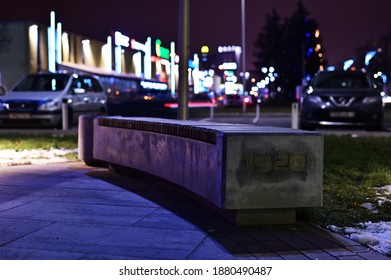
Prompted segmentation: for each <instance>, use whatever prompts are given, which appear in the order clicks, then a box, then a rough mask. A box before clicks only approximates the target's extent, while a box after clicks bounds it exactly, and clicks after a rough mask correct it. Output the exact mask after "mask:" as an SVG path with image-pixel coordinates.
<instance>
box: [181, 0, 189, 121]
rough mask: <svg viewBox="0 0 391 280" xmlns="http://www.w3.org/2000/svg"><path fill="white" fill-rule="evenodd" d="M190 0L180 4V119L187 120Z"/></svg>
mask: <svg viewBox="0 0 391 280" xmlns="http://www.w3.org/2000/svg"><path fill="white" fill-rule="evenodd" d="M189 11H190V0H180V5H179V53H180V60H179V92H178V119H181V120H187V119H188V116H189V106H188V105H189V104H188V99H189V80H188V72H187V71H188V70H187V69H188V60H189V41H190V40H189V38H190V34H189V33H190V12H189Z"/></svg>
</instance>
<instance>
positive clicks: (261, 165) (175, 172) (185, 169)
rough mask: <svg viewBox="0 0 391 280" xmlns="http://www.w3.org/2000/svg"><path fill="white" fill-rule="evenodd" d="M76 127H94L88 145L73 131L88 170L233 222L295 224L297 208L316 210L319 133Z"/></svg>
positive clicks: (108, 120)
mask: <svg viewBox="0 0 391 280" xmlns="http://www.w3.org/2000/svg"><path fill="white" fill-rule="evenodd" d="M83 122H84V124H82V127H84V131H88V129H86V127H91V126H92V127H93V129H92V130H93V132H92V133H91V132H90V134H89V135H91V134H92V135H93V137H92V138H93V139H90V138H91V136H87V135H84V134H85V133H84V132H83V131H79V137H80V138H81V139H82V140H80V142H79V144H80V145H84V148H83V149H82V151H84V152H83V154H82V155H80V156H79V157H80V159H82V160H84V161H85V162H86V163H87V164H89V163H91V162H92V163H93V162H94V161H97V162H107V163H109V164H114V165H118V166H124V167H129V168H132V169H136V170H139V171H141V172H145V173H149V174H152V175H154V176H157V177H159V178H162V179H164V180H167V181H170V182H173V183H175V184H176V185H178V186H181V187H183V188H185V189H186V190H189V191H190V192H192V193H194V194H197V195H198V196H199V197H201V198H203V199H205V200H206V201H209V202H210V203H212V204H213V205H215V206H216V207H217V208H219V209H222V210H223V211H224V212H225V213H227V216H228V217H231V219H232V220H233V221H234V222H235V223H238V224H243V225H250V224H251V225H253V224H281V223H294V221H295V212H296V208H302V207H320V206H322V201H323V197H322V192H323V190H322V184H323V136H322V135H321V134H319V133H316V132H308V131H302V130H293V129H285V128H275V127H259V126H252V125H235V124H221V123H209V122H207V123H206V122H194V121H179V120H165V119H155V118H120V117H96V118H88V117H84V118H83V117H81V119H80V120H79V123H83ZM87 123H88V124H87ZM83 139H84V140H83ZM87 139H88V140H87ZM87 142H88V143H87ZM86 150H90V151H89V152H86Z"/></svg>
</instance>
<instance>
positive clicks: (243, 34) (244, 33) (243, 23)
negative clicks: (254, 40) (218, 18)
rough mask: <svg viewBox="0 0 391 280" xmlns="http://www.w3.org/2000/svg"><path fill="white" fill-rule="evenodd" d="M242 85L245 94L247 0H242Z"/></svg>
mask: <svg viewBox="0 0 391 280" xmlns="http://www.w3.org/2000/svg"><path fill="white" fill-rule="evenodd" d="M242 72H243V77H242V83H243V93H245V92H246V20H245V0H242Z"/></svg>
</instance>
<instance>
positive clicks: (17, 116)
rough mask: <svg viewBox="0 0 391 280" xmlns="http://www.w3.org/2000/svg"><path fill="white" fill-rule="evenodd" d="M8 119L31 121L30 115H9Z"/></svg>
mask: <svg viewBox="0 0 391 280" xmlns="http://www.w3.org/2000/svg"><path fill="white" fill-rule="evenodd" d="M9 118H10V119H17V120H25V119H31V116H30V114H16V113H11V114H9Z"/></svg>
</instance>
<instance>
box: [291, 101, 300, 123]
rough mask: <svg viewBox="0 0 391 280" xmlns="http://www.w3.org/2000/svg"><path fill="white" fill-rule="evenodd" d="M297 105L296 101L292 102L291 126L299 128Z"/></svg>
mask: <svg viewBox="0 0 391 280" xmlns="http://www.w3.org/2000/svg"><path fill="white" fill-rule="evenodd" d="M298 124H299V106H298V104H297V103H296V102H294V103H292V128H293V129H298V128H299V125H298Z"/></svg>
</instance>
